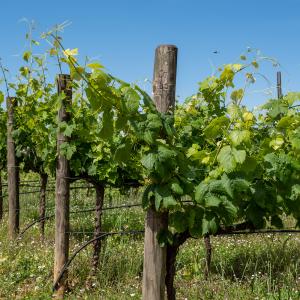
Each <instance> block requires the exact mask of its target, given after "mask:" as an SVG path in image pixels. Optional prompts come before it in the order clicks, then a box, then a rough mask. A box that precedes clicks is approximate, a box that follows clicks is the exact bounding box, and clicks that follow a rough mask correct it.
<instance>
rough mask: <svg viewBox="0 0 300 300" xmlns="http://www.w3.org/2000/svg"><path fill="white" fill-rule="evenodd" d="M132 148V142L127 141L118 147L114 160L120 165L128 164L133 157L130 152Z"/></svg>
mask: <svg viewBox="0 0 300 300" xmlns="http://www.w3.org/2000/svg"><path fill="white" fill-rule="evenodd" d="M131 147H132V145H131V143H130V141H129V140H128V139H127V140H126V141H125V142H124V143H123V144H121V145H120V146H118V148H117V149H116V152H115V155H114V159H115V160H116V161H117V162H119V163H126V162H127V161H128V160H129V159H130V156H131V152H130V151H131Z"/></svg>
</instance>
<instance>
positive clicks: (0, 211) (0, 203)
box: [0, 169, 3, 221]
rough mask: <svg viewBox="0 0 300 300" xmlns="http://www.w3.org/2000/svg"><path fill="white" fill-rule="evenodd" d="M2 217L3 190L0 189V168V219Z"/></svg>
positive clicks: (0, 182) (0, 187) (0, 178)
mask: <svg viewBox="0 0 300 300" xmlns="http://www.w3.org/2000/svg"><path fill="white" fill-rule="evenodd" d="M2 218H3V190H2V171H1V169H0V221H1V220H2Z"/></svg>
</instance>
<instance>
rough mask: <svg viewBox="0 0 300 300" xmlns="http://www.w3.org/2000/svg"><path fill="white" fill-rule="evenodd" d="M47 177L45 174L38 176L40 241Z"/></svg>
mask: <svg viewBox="0 0 300 300" xmlns="http://www.w3.org/2000/svg"><path fill="white" fill-rule="evenodd" d="M47 182H48V175H47V174H46V173H42V174H40V183H41V188H40V203H39V218H40V234H41V238H42V240H44V237H45V216H46V189H47Z"/></svg>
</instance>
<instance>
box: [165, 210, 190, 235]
mask: <svg viewBox="0 0 300 300" xmlns="http://www.w3.org/2000/svg"><path fill="white" fill-rule="evenodd" d="M169 224H170V226H172V227H174V228H175V230H176V232H179V233H180V232H184V231H185V230H186V229H187V228H188V222H187V217H186V215H185V213H184V212H181V211H175V212H174V213H172V214H170V216H169Z"/></svg>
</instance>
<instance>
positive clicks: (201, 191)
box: [195, 181, 209, 204]
mask: <svg viewBox="0 0 300 300" xmlns="http://www.w3.org/2000/svg"><path fill="white" fill-rule="evenodd" d="M208 190H209V186H208V184H207V183H206V182H204V181H202V182H201V183H200V184H199V185H197V186H196V189H195V201H196V202H197V203H199V204H202V203H203V200H204V195H205V194H206V193H207V192H208Z"/></svg>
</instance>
